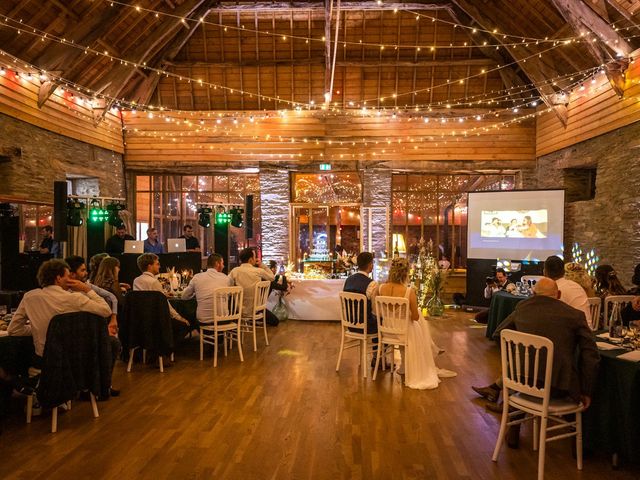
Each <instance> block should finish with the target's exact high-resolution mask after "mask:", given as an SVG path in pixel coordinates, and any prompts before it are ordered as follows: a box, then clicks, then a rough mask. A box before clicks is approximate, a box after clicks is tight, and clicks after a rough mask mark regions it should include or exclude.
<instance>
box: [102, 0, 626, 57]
mask: <svg viewBox="0 0 640 480" xmlns="http://www.w3.org/2000/svg"><path fill="white" fill-rule="evenodd" d="M102 1H103V2H105V3H108V4H109V6H111V7H114V6H115V5H118V6H120V7H124V8H128V9H132V10H135V11H136V12H138V13H141V14H142V13H146V14H152V15H153V17H154V18H156V19H158V18H160V17H166V18H172V19H175V20H179V21H180V22H181V23H183V24H184V25H187V26H188V25H189V24H195V25H199V24H201V25H209V26H214V27H220V28H223V29H224V31H225V32H227V31H229V30H231V31H238V32H246V33H250V34H258V35H265V36H273V37H278V38H280V39H281V40H284V41H286V40H289V39H296V40H304V41H305V42H306V43H308V42H323V43H324V42H326V41H327V39H326V38H325V37H324V36H321V37H311V36H309V37H307V36H304V35H293V34H282V33H278V32H272V31H269V30H260V29H256V28H250V27H247V26H246V25H243V24H240V25H229V24H224V23H219V22H213V21H211V20H207V19H206V18H205V17H199V18H191V17H189V16H180V15H176V14H174V13H171V12H164V11H161V10H155V9H153V8H147V7H142V6H140V5H132V4H130V3H125V2H120V1H117V0H102ZM374 3H376V4H377V5H379V6H382V5H383V3H384V2H382V1H381V0H377V1H375V2H374ZM323 10H324V7H323ZM443 10H446V9H445V8H443ZM342 12H344V13H347V12H348V11H344V10H343V11H342ZM392 12H393V14H394V15H397V14H398V13H407V14H410V15H411V16H412V17H414V18H415V20H416V21H419V20H420V19H423V18H424V19H427V20H429V21H431V22H434V23H435V22H437V23H442V24H444V25H448V26H451V27H453V28H460V29H462V30H465V31H468V32H469V33H471V34H476V33H485V34H489V35H491V36H501V37H502V38H503V39H505V40H507V39H513V41H511V42H501V43H497V44H488V43H483V44H479V45H474V44H465V45H453V44H451V45H439V46H437V47H436V46H434V45H429V44H425V45H415V44H413V45H401V44H393V43H376V42H364V41H362V40H359V41H358V42H352V41H346V40H340V41H339V42H338V43H339V44H343V45H356V46H363V45H364V46H371V47H376V48H380V49H383V50H384V49H389V48H393V49H398V48H403V49H405V48H406V49H420V50H422V49H425V48H427V49H431V48H433V49H435V48H445V49H447V48H449V49H450V48H468V47H486V46H488V47H509V46H518V45H522V44H527V46H528V43H534V44H536V45H537V44H540V43H563V42H572V41H575V40H577V39H579V38H582V37H583V36H584V35H592V33H591V32H585V33H584V34H580V35H576V36H568V37H563V38H549V37H544V38H543V37H530V36H526V35H522V34H512V33H504V32H501V31H499V30H498V29H497V28H494V29H491V30H489V29H485V28H482V27H480V26H475V27H472V26H469V25H464V24H462V23H458V22H455V21H453V20H448V19H446V18H442V17H438V16H434V15H431V14H427V13H424V12H416V11H413V10H410V9H402V8H394V9H393V10H392ZM228 13H235V12H234V11H229V12H228ZM323 15H324V11H323ZM612 28H613V29H614V30H615V31H627V30H629V29H631V28H635V26H630V27H625V28H622V29H619V28H617V27H615V25H612ZM431 51H433V50H431Z"/></svg>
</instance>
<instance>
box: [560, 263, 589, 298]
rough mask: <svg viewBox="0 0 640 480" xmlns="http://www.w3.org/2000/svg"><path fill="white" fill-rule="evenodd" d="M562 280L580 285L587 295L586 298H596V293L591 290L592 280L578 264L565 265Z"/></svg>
mask: <svg viewBox="0 0 640 480" xmlns="http://www.w3.org/2000/svg"><path fill="white" fill-rule="evenodd" d="M564 278H566V279H567V280H573V281H574V282H576V283H577V284H578V285H580V286H581V287H582V289H583V290H584V291H585V293H586V294H587V297H595V296H596V291H595V289H594V288H593V279H592V278H591V276H590V275H589V274H588V273H587V271H586V270H585V268H584V267H583V266H582V265H580V264H579V263H575V262H569V263H566V264H565V265H564Z"/></svg>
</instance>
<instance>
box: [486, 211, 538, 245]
mask: <svg viewBox="0 0 640 480" xmlns="http://www.w3.org/2000/svg"><path fill="white" fill-rule="evenodd" d="M481 222H482V229H481V232H480V236H481V237H483V238H547V210H520V211H515V210H482V214H481Z"/></svg>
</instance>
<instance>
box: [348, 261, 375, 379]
mask: <svg viewBox="0 0 640 480" xmlns="http://www.w3.org/2000/svg"><path fill="white" fill-rule="evenodd" d="M356 263H357V264H358V271H357V272H356V273H354V274H353V275H350V276H349V277H348V278H347V279H346V280H345V282H344V287H343V291H345V292H349V293H360V294H362V295H364V296H365V297H367V334H369V333H378V321H377V319H376V316H375V313H374V311H373V305H374V303H375V298H376V295H377V294H378V282H376V281H375V280H373V279H372V278H371V277H370V276H369V275H371V272H372V271H373V253H371V252H360V253H359V254H358V256H357V257H356ZM373 342H374V343H376V344H377V342H378V339H377V338H374V340H373ZM374 349H376V350H377V345H376V346H374ZM374 366H375V356H374V358H373V359H372V360H371V367H372V368H373V367H374Z"/></svg>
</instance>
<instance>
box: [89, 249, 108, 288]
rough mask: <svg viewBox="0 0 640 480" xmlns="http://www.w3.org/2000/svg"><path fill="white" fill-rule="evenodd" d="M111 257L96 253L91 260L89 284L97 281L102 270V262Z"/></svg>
mask: <svg viewBox="0 0 640 480" xmlns="http://www.w3.org/2000/svg"><path fill="white" fill-rule="evenodd" d="M108 256H109V254H108V253H96V254H95V255H94V256H93V257H91V259H90V260H89V283H93V281H94V280H95V279H96V275H97V274H98V270H99V269H100V264H101V263H102V260H104V259H105V258H107V257H108Z"/></svg>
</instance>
